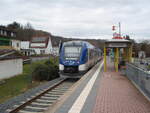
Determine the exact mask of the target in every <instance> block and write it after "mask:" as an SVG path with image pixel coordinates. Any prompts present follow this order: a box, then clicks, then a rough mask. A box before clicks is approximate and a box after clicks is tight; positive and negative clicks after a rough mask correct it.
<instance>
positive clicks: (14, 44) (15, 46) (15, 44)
mask: <svg viewBox="0 0 150 113" xmlns="http://www.w3.org/2000/svg"><path fill="white" fill-rule="evenodd" d="M11 42H12V47H13V48H14V49H16V50H20V48H21V41H19V40H11ZM17 45H18V46H17Z"/></svg>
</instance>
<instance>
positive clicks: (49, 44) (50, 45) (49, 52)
mask: <svg viewBox="0 0 150 113" xmlns="http://www.w3.org/2000/svg"><path fill="white" fill-rule="evenodd" d="M45 52H46V54H51V53H52V42H51V38H49V41H48V45H47V48H46V49H45Z"/></svg>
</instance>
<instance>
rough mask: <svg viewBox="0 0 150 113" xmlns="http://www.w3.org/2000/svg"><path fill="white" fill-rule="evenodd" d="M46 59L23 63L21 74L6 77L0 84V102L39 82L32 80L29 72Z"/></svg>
mask: <svg viewBox="0 0 150 113" xmlns="http://www.w3.org/2000/svg"><path fill="white" fill-rule="evenodd" d="M51 60H54V59H51ZM46 61H47V60H42V61H38V62H34V63H32V64H25V65H24V66H23V73H22V74H20V75H17V76H14V77H12V78H9V79H6V80H5V83H4V84H2V85H0V103H2V102H4V101H6V100H8V99H10V98H12V97H14V96H16V95H19V94H21V93H23V92H25V91H27V90H28V89H30V88H33V87H35V86H38V85H39V84H41V82H37V81H34V82H32V76H31V73H32V71H33V69H34V67H35V66H36V65H38V64H44V63H45V62H46ZM43 82H44V81H43Z"/></svg>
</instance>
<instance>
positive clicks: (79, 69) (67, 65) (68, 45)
mask: <svg viewBox="0 0 150 113" xmlns="http://www.w3.org/2000/svg"><path fill="white" fill-rule="evenodd" d="M101 57H102V51H101V50H100V49H97V48H95V47H94V46H93V45H91V44H90V43H88V42H86V41H68V42H64V43H63V44H62V47H61V48H60V56H59V73H60V76H61V77H67V78H80V77H82V76H83V75H84V74H85V73H86V72H87V70H88V69H89V68H91V67H92V66H94V65H95V64H96V63H97V62H98V61H99V60H100V59H101Z"/></svg>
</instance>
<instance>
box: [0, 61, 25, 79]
mask: <svg viewBox="0 0 150 113" xmlns="http://www.w3.org/2000/svg"><path fill="white" fill-rule="evenodd" d="M22 62H23V61H22V59H10V60H0V80H1V79H5V78H9V77H13V76H15V75H18V74H21V73H22V71H23V64H22Z"/></svg>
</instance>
